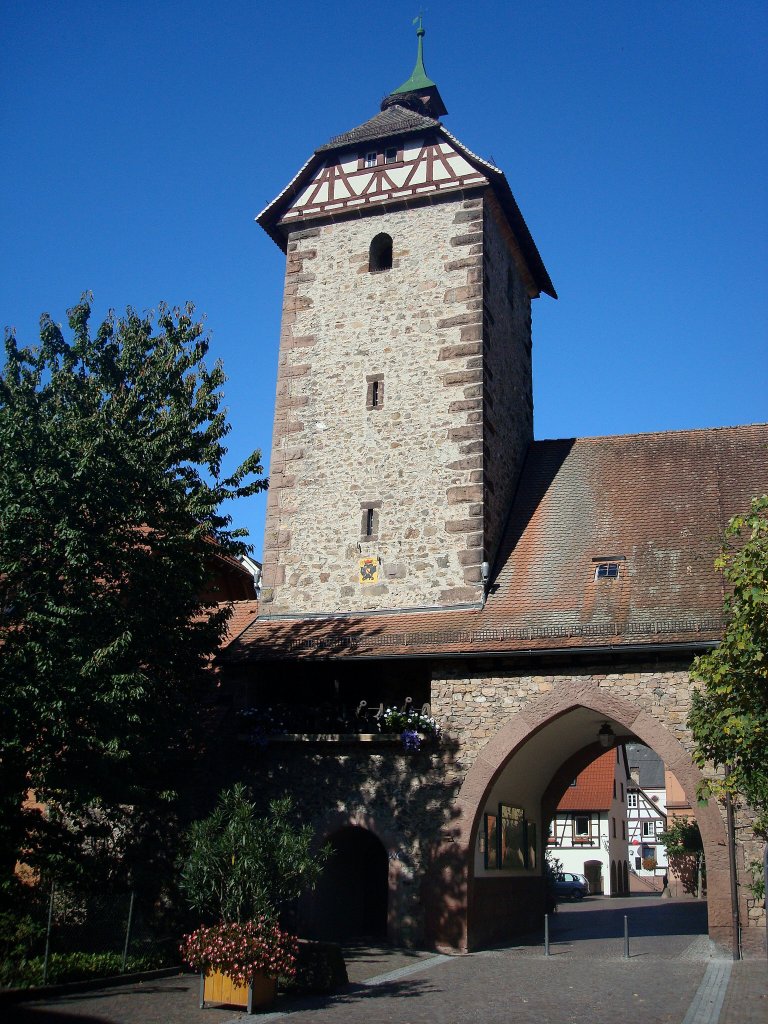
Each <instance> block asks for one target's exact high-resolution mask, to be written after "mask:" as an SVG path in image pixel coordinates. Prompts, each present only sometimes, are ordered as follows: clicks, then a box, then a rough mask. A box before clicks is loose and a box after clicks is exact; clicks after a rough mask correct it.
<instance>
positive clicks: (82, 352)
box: [0, 296, 266, 878]
mask: <svg viewBox="0 0 768 1024" xmlns="http://www.w3.org/2000/svg"><path fill="white" fill-rule="evenodd" d="M90 316H91V309H90V302H89V299H88V297H85V296H84V297H83V299H82V300H81V301H80V303H79V304H78V305H76V306H75V307H74V308H73V309H71V310H69V311H68V318H69V327H70V330H71V337H70V338H67V337H65V334H64V332H63V331H62V330H61V329H60V327H59V326H57V325H56V324H55V323H54V322H53V320H52V319H51V317H50V316H49V315H48V314H44V315H43V316H42V318H41V329H40V344H39V346H35V347H21V346H20V345H19V344H18V343H17V340H16V337H15V336H14V333H13V332H12V331H11V332H7V336H6V342H5V351H6V362H5V366H4V367H3V369H2V373H1V374H0V589H1V592H0V608H1V609H2V616H1V617H0V646H1V647H2V658H1V659H0V766H1V768H2V772H1V774H0V778H1V780H2V781H0V822H2V825H0V858H1V859H0V878H2V877H5V878H7V877H8V875H9V873H10V871H11V870H12V868H13V864H14V862H15V859H16V857H17V856H18V854H19V851H20V850H25V849H27V848H28V847H29V845H30V843H31V840H30V837H29V835H28V834H27V831H26V830H25V821H24V815H23V813H22V810H21V808H22V802H23V800H24V797H25V794H26V792H27V790H28V789H32V790H34V791H35V793H36V794H37V796H38V798H39V799H40V800H41V801H43V802H44V803H45V804H46V805H47V807H48V808H49V812H50V816H49V819H48V820H47V821H46V822H45V823H43V824H44V826H45V827H44V829H43V832H42V840H41V841H42V843H43V847H44V849H43V850H41V851H38V853H41V854H44V853H46V851H47V852H48V853H49V854H50V852H51V850H54V849H55V850H56V851H57V852H58V854H59V855H60V856H64V855H65V854H64V852H63V851H64V848H63V847H62V846H61V842H62V841H63V838H65V836H66V834H69V836H70V838H71V839H72V840H73V847H72V848H73V849H74V848H75V847H76V848H77V849H78V850H80V851H82V850H83V849H85V847H86V846H87V845H88V841H91V842H92V846H93V849H95V850H97V851H98V850H100V851H101V852H102V853H103V852H104V850H105V849H106V848H108V847H109V848H114V850H115V851H116V852H117V853H118V855H119V858H120V860H121V862H123V863H125V864H130V862H131V851H133V854H134V862H137V863H138V862H144V863H147V862H148V861H149V860H151V848H152V847H153V843H154V849H155V852H157V850H158V849H159V848H161V847H162V843H158V842H157V836H158V834H159V832H160V831H161V829H162V824H163V822H164V821H167V820H168V819H169V817H170V816H171V813H172V807H173V800H174V795H175V790H176V788H177V785H178V782H179V779H180V777H181V775H182V772H183V769H184V765H185V763H186V762H185V758H186V756H187V754H188V753H189V749H190V742H191V740H190V736H189V734H188V729H189V723H190V715H189V713H187V710H186V709H188V708H189V707H191V706H194V705H195V702H196V694H197V692H198V688H199V687H200V686H201V685H202V683H203V680H204V678H205V668H206V665H207V664H208V663H209V660H210V657H211V655H212V653H213V652H214V651H215V650H216V649H217V647H218V645H219V642H220V639H221V637H222V634H223V631H224V630H225V628H226V620H227V614H228V613H227V611H226V610H225V609H223V608H217V607H216V606H215V604H213V603H211V601H210V599H209V602H208V603H206V602H204V601H203V600H202V598H201V595H202V594H203V593H204V592H205V591H206V588H209V587H210V582H211V570H212V566H213V564H214V563H215V561H216V559H217V558H219V557H220V555H223V554H230V555H231V554H236V553H238V552H239V551H241V550H245V545H244V543H243V541H242V540H241V539H240V538H241V536H242V531H237V530H233V529H232V528H231V518H230V516H229V515H227V514H225V513H224V512H223V511H222V510H221V506H222V503H224V502H226V501H228V500H230V499H232V498H235V497H239V496H245V495H249V494H253V493H254V492H256V491H259V490H261V489H262V488H264V487H265V486H266V481H265V480H263V479H261V478H260V474H261V465H260V456H259V452H254V453H253V454H252V455H251V456H250V457H249V458H248V459H247V460H246V461H245V462H244V463H243V465H242V466H240V468H239V469H238V470H237V471H236V472H234V473H233V474H231V475H230V476H224V475H222V460H223V457H224V455H225V453H226V448H225V447H224V446H223V439H224V438H225V436H226V434H227V433H228V431H229V429H230V428H229V426H228V424H227V421H226V411H225V410H224V409H222V407H221V400H222V393H221V387H222V385H223V383H224V381H225V377H224V374H223V371H222V367H221V365H220V364H219V363H216V364H214V365H213V367H212V368H210V369H209V368H208V367H207V366H206V362H205V357H206V355H207V352H208V340H207V337H206V335H205V332H204V328H203V324H202V323H201V322H199V321H196V320H195V319H194V318H193V307H191V306H187V307H186V308H185V309H184V310H179V309H169V308H167V307H165V306H161V307H160V309H159V312H158V315H157V317H156V318H155V317H154V316H153V315H152V314H141V315H140V314H138V313H136V312H135V311H134V310H132V309H128V310H127V312H126V314H125V316H123V317H119V318H118V317H116V316H115V315H114V314H110V315H109V316H108V317H107V319H106V320H105V321H104V322H103V323H102V324H101V325H100V326H99V327H98V329H97V330H96V331H95V333H92V332H91V330H90V329H89V320H90ZM38 817H39V816H38ZM57 824H58V825H59V826H61V827H60V828H59V836H58V841H57V843H56V844H52V843H51V842H48V843H46V841H45V836H46V830H47V832H48V834H50V832H51V830H55V828H56V825H57ZM38 838H39V837H38Z"/></svg>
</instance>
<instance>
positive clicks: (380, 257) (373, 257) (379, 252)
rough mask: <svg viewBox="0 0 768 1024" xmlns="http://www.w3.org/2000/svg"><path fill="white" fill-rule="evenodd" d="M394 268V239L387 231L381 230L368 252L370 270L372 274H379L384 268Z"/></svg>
mask: <svg viewBox="0 0 768 1024" xmlns="http://www.w3.org/2000/svg"><path fill="white" fill-rule="evenodd" d="M391 269H392V239H391V237H390V236H389V235H387V234H386V233H385V232H383V231H382V232H381V234H380V235H376V237H375V238H374V239H373V241H372V242H371V248H370V252H369V253H368V270H369V271H370V272H371V273H372V274H378V273H379V272H380V271H382V270H391Z"/></svg>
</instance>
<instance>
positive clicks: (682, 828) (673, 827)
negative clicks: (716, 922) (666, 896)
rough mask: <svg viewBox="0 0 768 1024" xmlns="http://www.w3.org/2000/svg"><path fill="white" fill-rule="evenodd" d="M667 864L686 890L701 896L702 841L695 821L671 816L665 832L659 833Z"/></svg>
mask: <svg viewBox="0 0 768 1024" xmlns="http://www.w3.org/2000/svg"><path fill="white" fill-rule="evenodd" d="M659 841H660V842H661V843H663V845H664V847H665V849H666V851H667V858H668V860H669V865H670V867H671V868H673V869H674V870H675V873H676V874H677V875H678V877H679V878H680V881H681V882H682V884H683V888H684V889H685V891H686V892H689V893H692V894H694V895H696V896H699V897H701V895H702V889H703V881H704V866H705V865H704V843H703V841H702V838H701V832H700V831H699V826H698V825H697V824H696V822H695V821H688V820H687V819H685V818H673V819H672V821H671V823H670V826H669V828H668V829H667V830H666V832H662V833H661V834H660V835H659Z"/></svg>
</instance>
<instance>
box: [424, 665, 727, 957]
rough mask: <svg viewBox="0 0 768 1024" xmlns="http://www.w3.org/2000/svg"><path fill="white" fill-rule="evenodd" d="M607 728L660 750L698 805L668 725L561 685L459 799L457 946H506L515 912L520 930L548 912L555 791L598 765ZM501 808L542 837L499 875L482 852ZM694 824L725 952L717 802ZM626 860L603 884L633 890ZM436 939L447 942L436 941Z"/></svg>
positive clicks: (713, 926) (596, 693)
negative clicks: (547, 855)
mask: <svg viewBox="0 0 768 1024" xmlns="http://www.w3.org/2000/svg"><path fill="white" fill-rule="evenodd" d="M603 722H607V723H608V724H609V725H610V726H611V728H612V730H613V732H614V734H615V735H616V737H617V739H618V740H620V741H630V740H632V741H636V742H641V743H644V744H646V745H647V746H649V747H651V748H652V749H653V750H655V751H656V752H657V753H658V754H659V756H660V757H661V758H662V760H663V761H664V762H665V764H666V765H667V766H668V767H669V768H670V770H671V771H672V772H673V773H674V775H675V777H676V778H677V780H678V781H679V782H680V784H681V786H682V787H683V789H684V791H685V793H686V795H687V796H688V799H689V802H690V804H691V805H692V806H694V807H696V800H695V795H696V784H697V782H698V781H699V777H700V776H699V773H698V770H697V769H696V768H695V766H694V765H693V762H692V760H691V758H690V755H689V754H688V752H687V751H686V750H685V749H684V748H683V746H682V745H681V743H680V742H679V741H678V740H677V739H676V738H675V736H674V735H673V734H672V732H671V731H670V730H669V729H668V728H667V727H666V726H665V724H664V723H663V722H662V721H660V720H659V719H656V718H653V717H652V716H651V715H649V714H648V713H646V712H645V711H641V710H640V709H639V708H638V707H636V706H635V705H633V704H631V703H630V702H629V701H626V700H624V699H621V698H619V697H616V696H615V695H614V694H612V693H609V692H608V693H607V692H605V690H601V689H600V688H599V687H598V686H596V685H594V684H591V683H588V682H580V683H576V684H574V682H573V681H568V682H564V683H562V684H557V685H556V686H555V687H554V688H553V690H552V691H551V692H549V693H547V694H546V695H545V696H542V697H541V698H539V699H533V700H531V701H530V703H529V704H528V705H527V706H526V707H525V710H524V711H523V712H521V713H518V714H517V715H514V716H512V717H511V718H510V719H509V720H508V721H507V722H506V723H505V725H504V726H503V727H502V728H501V729H500V730H499V732H498V733H497V734H496V736H494V737H493V738H492V739H491V740H490V741H489V742H488V743H487V744H486V746H485V747H484V749H483V752H482V756H481V757H479V758H478V759H477V761H476V762H475V763H474V765H473V766H472V767H471V768H470V770H469V772H468V773H467V776H466V778H465V781H464V784H463V786H462V789H461V791H460V793H459V797H458V800H457V810H458V817H457V821H456V833H455V836H456V838H455V840H454V842H456V843H461V848H462V849H463V850H464V851H465V861H464V872H465V889H464V894H463V898H462V900H461V902H462V903H463V907H462V909H463V911H464V913H465V915H466V916H465V933H464V936H463V941H462V943H461V948H463V949H468V950H472V949H480V948H483V947H484V946H488V945H492V944H494V943H497V942H500V941H505V940H506V939H507V938H508V937H509V936H510V923H509V922H510V915H511V914H514V915H516V917H517V921H518V923H519V925H520V927H519V928H517V931H518V932H520V931H524V930H526V929H528V928H530V927H532V926H533V927H537V926H539V925H540V923H541V920H542V918H543V907H544V883H543V878H542V872H541V861H542V859H543V858H542V855H543V852H544V849H545V847H546V839H547V832H548V825H549V821H551V820H552V812H553V810H554V808H555V806H556V804H557V799H558V796H557V795H556V791H557V790H558V787H559V789H560V792H562V789H563V785H565V786H567V785H568V781H567V780H564V778H561V779H560V780H557V776H558V773H561V772H565V774H568V775H569V777H570V778H573V777H575V774H576V769H577V764H578V762H579V761H580V760H583V764H585V765H586V764H588V763H590V761H592V760H594V758H595V754H596V751H599V749H600V748H599V744H597V743H596V742H595V741H596V739H597V734H598V731H599V729H600V727H601V723H603ZM553 801H554V805H553ZM505 807H511V808H513V809H514V808H517V809H519V811H513V813H515V814H517V815H518V818H519V819H520V820H521V821H523V822H524V823H525V833H524V834H525V835H530V834H531V832H533V833H534V834H537V835H538V837H539V838H538V850H537V854H538V855H537V856H533V855H531V854H529V856H528V859H527V860H525V859H522V860H521V861H520V863H519V864H514V863H511V862H510V864H509V865H508V867H509V870H507V871H499V870H497V869H496V868H494V866H493V865H490V866H489V864H488V862H487V853H486V852H485V851H486V850H487V848H488V844H487V836H488V828H489V818H492V817H493V815H494V814H496V815H497V816H498V820H499V821H501V818H502V815H503V813H504V808H505ZM696 819H697V822H698V824H699V828H700V831H701V835H702V839H703V842H704V848H705V854H706V857H707V874H708V882H709V893H708V912H709V921H708V925H709V935H710V938H712V939H713V940H714V941H715V942H717V943H718V945H720V946H721V947H724V948H726V949H727V948H730V945H731V942H732V934H731V932H732V922H731V895H730V881H729V869H728V843H727V835H726V829H725V823H724V821H723V818H722V816H721V814H720V811H719V808H718V807H717V805H715V804H714V803H710V805H709V806H707V807H697V808H696ZM492 825H493V822H492V821H491V826H492ZM499 827H501V826H499ZM542 837H543V839H542ZM526 842H527V840H526ZM484 843H485V846H484ZM445 855H446V854H445V853H441V855H440V856H438V858H437V861H436V864H437V866H438V867H439V868H440V869H441V870H442V864H441V857H444V856H445ZM595 859H597V858H595ZM626 859H627V850H626V846H625V848H624V853H623V855H622V856H621V858H619V857H613V858H610V859H609V861H608V864H607V865H606V867H604V869H603V878H604V880H605V882H606V883H607V884H609V885H611V888H612V889H615V891H616V892H617V893H620V892H625V891H626V890H627V888H628V872H627V870H626V869H625V863H624V862H625V861H626ZM611 860H615V862H616V863H615V865H612V864H611ZM457 909H458V908H457ZM431 937H432V939H433V941H435V943H436V944H437V945H438V946H439V945H441V937H440V936H439V935H438V934H434V935H433V936H431ZM445 945H448V943H447V942H446V943H445ZM453 945H454V948H455V943H454V944H453Z"/></svg>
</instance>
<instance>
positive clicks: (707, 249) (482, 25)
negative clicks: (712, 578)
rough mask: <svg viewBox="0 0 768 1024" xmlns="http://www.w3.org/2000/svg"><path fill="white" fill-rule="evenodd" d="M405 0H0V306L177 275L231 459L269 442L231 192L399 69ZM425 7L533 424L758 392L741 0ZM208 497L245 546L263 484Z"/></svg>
mask: <svg viewBox="0 0 768 1024" xmlns="http://www.w3.org/2000/svg"><path fill="white" fill-rule="evenodd" d="M418 9H419V8H418V5H417V4H415V3H413V2H410V3H404V2H402V0H391V2H389V3H386V4H370V3H369V4H361V3H359V2H356V3H352V2H350V0H338V2H336V3H334V4H332V5H331V4H320V3H317V2H314V3H313V2H308V0H301V2H299V0H293V2H291V0H288V2H283V3H281V4H275V3H266V2H261V0H252V2H250V3H246V2H236V0H229V2H226V3H213V2H208V3H204V2H201V0H184V2H180V0H179V2H162V0H159V2H158V0H154V2H145V0H133V2H131V3H128V2H127V0H126V2H120V3H117V2H109V0H107V2H101V3H96V2H92V3H85V2H78V0H69V2H67V3H64V2H58V3H54V2H50V0H49V2H45V0H43V2H37V3H29V2H12V0H7V2H6V3H5V4H4V5H3V12H2V15H0V19H1V20H0V32H1V33H2V38H3V66H2V72H1V74H2V93H1V95H0V119H1V124H0V127H1V129H2V135H3V170H2V179H3V180H2V186H3V187H2V201H1V202H2V207H1V209H0V231H1V233H2V243H3V244H2V254H3V257H2V267H0V322H2V324H12V325H14V326H15V327H16V328H17V331H18V334H19V337H20V339H21V340H22V341H25V342H31V341H34V340H35V339H36V337H37V321H38V317H39V314H40V313H41V312H42V311H43V310H47V311H49V312H50V313H51V314H52V316H53V317H54V319H56V320H59V321H62V320H64V318H65V310H66V308H67V307H68V306H69V305H72V304H73V303H74V302H75V301H76V300H77V299H78V297H79V296H80V294H81V292H83V291H84V290H87V289H90V290H91V291H93V293H94V296H95V307H96V309H97V310H98V311H99V312H100V313H102V312H104V311H105V310H106V309H107V308H108V307H110V306H111V307H114V308H116V309H117V310H118V311H119V310H121V309H124V308H125V306H126V305H128V304H131V305H133V306H135V307H137V308H139V309H147V308H152V307H154V306H156V305H157V303H158V301H160V300H163V299H164V300H166V301H167V302H169V303H172V304H173V303H182V302H184V301H185V300H187V299H191V300H192V301H194V302H195V304H196V306H197V308H198V311H199V312H201V313H205V314H206V315H207V318H208V325H209V327H210V329H211V331H212V352H213V354H214V355H215V356H217V357H220V358H221V359H222V360H223V361H224V366H225V370H226V372H227V373H228V375H229V378H230V380H229V382H228V384H227V388H226V397H227V405H228V406H229V409H230V420H231V423H232V428H233V429H232V433H231V435H230V439H229V441H230V455H231V463H232V464H234V463H235V462H238V461H240V460H241V459H242V458H243V457H244V456H245V454H246V453H247V452H248V451H249V450H250V449H251V448H252V447H257V446H258V447H261V448H262V449H263V451H264V453H265V458H268V455H269V447H270V437H271V429H272V407H273V402H274V389H275V372H276V364H277V345H278V324H279V312H280V302H281V298H282V284H283V256H282V254H281V253H280V251H279V250H278V249H277V247H276V246H275V245H274V243H273V242H271V241H270V240H269V239H268V238H267V237H266V236H265V235H262V233H261V231H260V229H259V228H258V227H257V226H256V225H255V224H254V220H253V219H254V217H255V216H256V214H257V213H258V212H259V211H260V210H261V209H262V208H263V207H264V206H265V205H266V204H267V203H268V202H269V201H270V200H272V199H273V198H274V196H275V195H276V194H277V193H278V192H279V191H281V189H282V188H283V187H284V185H285V184H286V183H287V182H288V181H289V179H290V178H291V177H292V176H293V175H294V173H295V172H296V171H297V170H298V168H299V166H300V165H301V164H302V163H303V162H304V161H305V160H306V159H307V158H308V156H309V155H310V154H311V152H312V150H313V149H314V148H315V147H316V146H319V145H321V144H323V143H324V142H326V141H327V140H328V139H329V138H330V137H331V136H333V135H336V134H338V133H340V132H342V131H346V130H347V129H349V128H352V127H353V126H355V125H357V124H360V123H361V122H363V121H365V120H367V119H368V118H369V117H371V116H373V115H374V114H375V113H376V112H377V110H378V104H379V101H380V99H381V97H382V96H384V95H385V94H386V93H387V92H389V91H391V90H392V89H394V88H395V87H397V86H398V85H400V84H401V83H402V82H403V81H404V80H405V79H406V78H407V77H408V76H409V74H410V72H411V70H412V67H413V63H414V58H415V52H416V50H415V44H416V38H415V34H414V28H413V25H412V19H413V17H414V15H416V14H417V13H418ZM425 27H426V29H427V36H426V40H425V63H426V67H427V72H428V73H429V75H430V77H432V78H433V79H434V80H435V81H436V82H437V84H438V85H439V87H440V91H441V93H442V96H443V99H444V100H445V102H446V105H447V107H448V109H449V111H450V113H449V116H448V117H447V118H446V119H445V124H446V126H447V127H448V128H449V129H450V130H451V131H452V132H453V133H454V134H455V135H457V136H458V137H459V138H460V139H461V140H462V141H463V142H464V143H466V144H467V145H468V146H469V147H470V148H471V149H473V150H475V151H476V152H477V153H479V154H480V155H483V156H486V157H490V158H491V159H493V160H494V162H496V163H497V164H498V165H499V166H501V167H502V168H503V169H504V170H505V172H506V174H507V178H508V180H509V182H510V185H511V187H512V191H513V192H514V193H515V196H516V198H517V200H518V203H519V205H520V207H521V209H522V211H523V214H524V216H525V218H526V220H527V222H528V226H529V228H530V230H531V233H532V234H533V237H534V239H535V240H536V242H537V244H538V247H539V250H540V252H541V254H542V256H543V259H544V262H545V264H546V266H547V269H548V270H549V272H550V275H551V277H552V280H553V282H554V284H555V287H556V289H557V291H558V293H559V295H560V299H559V301H557V302H554V301H553V300H551V299H548V298H547V297H543V298H541V299H540V300H539V301H538V302H537V303H535V304H534V357H535V361H534V373H535V406H536V408H535V423H536V436H537V437H539V438H542V437H567V436H574V435H577V436H586V435H595V434H615V433H631V432H636V431H646V430H669V429H680V428H688V427H709V426H717V425H730V424H736V423H747V422H755V421H762V420H765V419H766V418H768V413H767V411H766V385H767V384H768V338H767V333H768V332H767V330H766V327H767V325H768V260H766V255H767V253H766V250H767V249H768V196H767V194H766V168H768V128H767V127H766V126H767V125H768V61H767V60H766V53H768V5H766V4H765V2H764V0H667V2H665V3H661V2H655V0H644V2H643V3H639V4H638V3H629V2H623V0H612V2H592V3H588V2H585V0H570V2H564V0H540V2H538V3H536V4H529V3H521V2H520V3H511V2H507V3H502V2H496V3H492V2H488V0H474V2H473V3H466V2H461V3H460V2H458V0H441V2H435V3H432V4H431V5H430V6H429V7H427V8H426V9H425ZM331 397H333V396H331ZM232 512H233V514H234V516H235V520H236V522H237V523H238V524H239V525H245V526H247V527H248V528H249V529H250V530H251V534H252V541H253V543H254V546H255V549H256V553H257V555H258V553H259V552H260V551H261V543H262V529H263V514H264V500H263V498H255V499H251V500H250V501H248V502H244V503H240V504H239V505H236V506H234V507H233V509H232Z"/></svg>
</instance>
